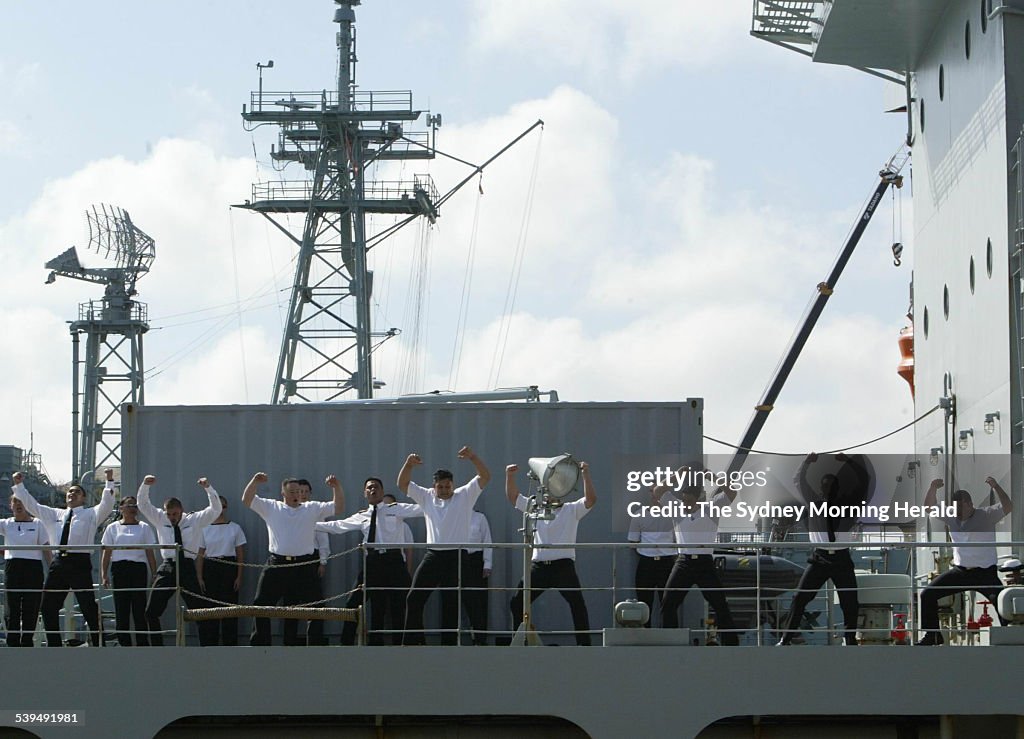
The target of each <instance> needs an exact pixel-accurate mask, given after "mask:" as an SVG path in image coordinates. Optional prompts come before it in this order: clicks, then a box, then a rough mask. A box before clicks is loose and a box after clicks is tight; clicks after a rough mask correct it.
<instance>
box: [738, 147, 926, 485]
mask: <svg viewBox="0 0 1024 739" xmlns="http://www.w3.org/2000/svg"><path fill="white" fill-rule="evenodd" d="M909 159H910V147H909V146H907V144H906V143H904V144H902V145H901V146H900V148H899V149H898V150H897V151H896V153H895V154H893V155H892V158H891V159H889V161H888V163H887V164H886V165H885V166H884V167H883V168H882V170H881V171H880V172H879V173H878V184H877V185H876V186H875V191H874V192H873V193H872V194H871V197H870V198H868V202H867V205H866V206H865V207H864V211H863V212H862V213H861V214H860V216H858V218H857V221H856V223H855V224H854V226H853V230H851V231H850V235H849V236H848V237H847V239H846V243H845V244H843V248H842V250H841V251H840V252H839V255H838V256H837V257H836V260H835V262H834V263H833V264H832V269H831V270H830V271H829V273H828V277H826V278H825V280H824V281H823V282H819V283H818V284H817V285H816V286H815V288H814V289H815V295H814V299H813V300H812V302H811V305H810V307H809V308H808V310H807V313H806V314H805V316H804V318H803V321H802V322H801V323H800V326H799V328H798V329H797V331H796V333H795V334H794V335H793V339H792V341H791V342H790V345H789V348H788V349H786V353H785V354H784V355H783V356H782V361H780V362H779V365H778V367H777V368H776V370H775V373H774V374H773V375H772V378H771V380H770V381H769V382H768V386H767V387H766V388H765V391H764V394H763V395H762V396H761V400H760V401H759V402H758V404H757V405H755V406H754V415H753V416H751V418H750V421H749V422H748V423H747V428H746V431H744V433H743V436H742V438H741V439H740V443H739V445H738V447H737V449H736V454H735V455H734V456H733V458H732V461H731V462H730V463H729V472H730V473H732V472H735V471H737V470H740V469H742V467H743V463H744V462H745V461H746V458H747V455H748V454H749V453H750V451H751V450H752V449H753V446H754V443H755V442H756V441H757V437H758V436H759V435H760V433H761V429H762V428H764V425H765V423H766V422H767V421H768V414H769V413H771V412H772V410H773V409H774V408H775V401H776V400H778V397H779V394H780V393H781V392H782V388H783V387H784V386H785V384H786V380H788V379H789V374H790V372H792V371H793V367H794V366H795V365H796V360H797V359H798V358H799V357H800V352H801V351H803V348H804V345H805V344H806V343H807V339H808V338H810V335H811V332H812V331H813V330H814V326H815V325H816V324H817V323H818V318H820V317H821V314H822V312H823V311H824V310H825V304H826V303H828V299H829V298H830V297H831V296H832V292H833V291H834V290H835V287H836V283H838V282H839V278H840V276H841V275H842V274H843V270H844V269H845V268H846V264H847V262H849V261H850V257H851V256H853V250H854V249H856V248H857V243H858V242H859V241H860V238H861V236H862V235H863V234H864V230H865V229H866V228H867V227H868V224H869V223H871V218H872V217H873V216H874V215H875V212H876V211H877V209H878V206H879V204H880V203H881V202H882V197H883V196H884V195H885V192H886V190H888V189H889V187H890V186H892V187H903V175H902V174H901V172H902V171H903V167H904V166H905V165H906V163H907V161H909Z"/></svg>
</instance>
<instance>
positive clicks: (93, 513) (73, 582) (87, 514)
mask: <svg viewBox="0 0 1024 739" xmlns="http://www.w3.org/2000/svg"><path fill="white" fill-rule="evenodd" d="M104 474H105V475H106V485H105V486H104V488H103V496H102V497H101V498H100V502H99V503H98V504H97V505H94V506H92V507H91V508H86V507H85V490H84V489H83V488H82V487H81V486H80V485H72V486H71V487H69V488H68V491H67V493H66V494H65V500H66V502H67V508H63V509H61V508H51V507H50V506H46V505H43V504H42V503H39V502H38V501H36V499H35V498H33V497H32V494H31V493H30V492H29V491H28V490H26V489H25V484H24V476H23V475H22V473H20V472H15V473H14V487H12V488H11V492H12V493H14V497H15V498H17V499H18V500H20V501H21V502H22V505H24V506H25V510H27V511H28V512H29V513H31V514H32V515H33V516H35V517H36V518H38V519H39V520H40V521H41V522H42V523H43V525H44V526H45V527H46V533H47V535H48V536H49V539H50V541H51V542H53V543H55V544H59V545H60V546H61V547H65V548H63V549H60V550H58V551H57V552H56V553H55V556H54V557H53V560H52V561H51V562H50V570H49V572H48V573H47V574H46V584H45V585H44V586H43V590H44V592H43V603H42V612H43V627H44V628H45V629H46V644H47V646H50V647H60V646H63V642H62V640H61V635H60V618H59V613H60V608H61V606H62V605H63V603H64V597H65V596H66V595H67V592H68V591H69V590H73V591H74V592H75V599H76V600H77V601H78V607H79V608H81V610H82V615H83V616H84V617H85V623H86V624H87V625H88V626H89V641H90V643H91V644H92V645H93V646H94V647H98V646H99V645H100V618H99V609H98V608H97V607H96V597H95V596H94V595H93V592H92V587H93V583H92V554H91V553H90V552H89V550H87V549H81V548H80V547H81V546H82V545H93V544H95V543H96V529H97V528H98V527H99V525H100V524H101V523H102V522H103V521H104V520H105V519H106V517H107V516H109V515H110V512H111V511H112V510H114V471H113V470H110V469H108V470H104ZM76 547H77V548H76Z"/></svg>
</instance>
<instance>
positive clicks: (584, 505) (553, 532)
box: [505, 462, 597, 647]
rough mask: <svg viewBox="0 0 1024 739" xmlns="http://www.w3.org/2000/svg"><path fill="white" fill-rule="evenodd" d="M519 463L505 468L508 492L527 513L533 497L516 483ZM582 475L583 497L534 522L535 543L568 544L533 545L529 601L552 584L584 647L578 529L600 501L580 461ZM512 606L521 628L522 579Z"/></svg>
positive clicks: (585, 625)
mask: <svg viewBox="0 0 1024 739" xmlns="http://www.w3.org/2000/svg"><path fill="white" fill-rule="evenodd" d="M518 469H519V466H518V465H515V464H510V465H508V466H507V467H506V468H505V496H506V497H507V498H508V501H509V502H510V503H511V504H512V505H514V506H515V507H516V510H518V511H522V512H523V513H526V512H527V511H528V510H529V506H530V501H529V499H528V498H526V496H523V495H520V494H519V487H518V485H516V472H517V471H518ZM580 472H581V473H582V475H583V497H582V498H580V499H579V500H574V501H572V502H571V503H563V504H562V505H561V506H560V507H559V508H558V512H557V513H555V517H554V519H552V520H550V521H544V520H539V521H537V522H536V523H535V527H534V532H533V543H534V544H539V545H546V546H550V545H562V544H564V545H567V546H566V547H565V548H557V549H547V548H545V549H534V550H533V563H532V564H531V565H530V602H531V603H532V602H533V601H535V600H537V598H538V597H540V595H541V593H543V592H544V591H545V590H548V589H549V588H556V589H557V590H558V592H559V593H560V594H561V596H562V597H563V598H564V599H565V602H566V603H568V604H569V610H570V611H571V612H572V623H573V628H574V629H575V630H576V644H577V645H578V646H581V647H588V646H590V617H589V615H588V614H587V604H586V601H585V600H584V599H583V591H582V590H581V586H580V578H579V575H577V574H576V550H575V549H574V548H573V547H572V545H573V544H575V543H576V531H577V528H578V527H579V522H580V519H581V518H583V517H584V516H585V515H587V514H588V513H589V512H590V509H591V508H593V507H594V504H595V503H597V493H596V492H595V491H594V483H593V480H591V479H590V466H589V465H588V464H587V463H586V462H580ZM509 607H510V608H511V610H512V623H513V627H514V628H516V629H518V628H519V626H520V624H522V623H523V615H524V612H523V581H522V580H520V581H519V584H518V585H517V586H516V593H515V595H514V596H512V602H511V603H510V605H509Z"/></svg>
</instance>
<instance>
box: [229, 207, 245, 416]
mask: <svg viewBox="0 0 1024 739" xmlns="http://www.w3.org/2000/svg"><path fill="white" fill-rule="evenodd" d="M228 230H229V231H230V233H231V269H232V271H233V273H234V278H235V315H236V316H237V317H238V344H239V347H240V349H241V355H242V388H243V389H244V390H245V402H246V404H248V403H249V370H248V367H247V366H246V361H245V331H244V326H243V324H242V295H241V291H240V289H239V287H238V250H237V248H236V246H235V213H234V208H231V207H228Z"/></svg>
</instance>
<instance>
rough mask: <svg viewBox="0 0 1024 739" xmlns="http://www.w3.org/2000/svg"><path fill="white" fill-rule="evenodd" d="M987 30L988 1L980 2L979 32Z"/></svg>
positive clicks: (982, 0)
mask: <svg viewBox="0 0 1024 739" xmlns="http://www.w3.org/2000/svg"><path fill="white" fill-rule="evenodd" d="M987 30H988V0H981V32H982V33H985V32H986V31H987Z"/></svg>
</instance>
